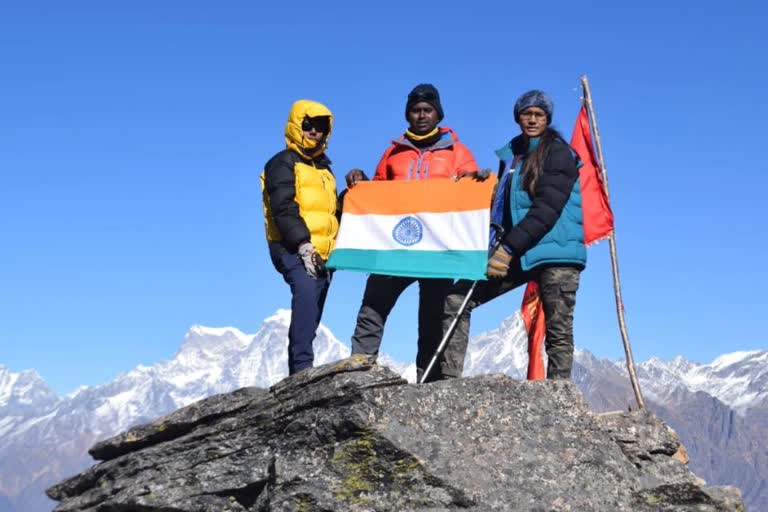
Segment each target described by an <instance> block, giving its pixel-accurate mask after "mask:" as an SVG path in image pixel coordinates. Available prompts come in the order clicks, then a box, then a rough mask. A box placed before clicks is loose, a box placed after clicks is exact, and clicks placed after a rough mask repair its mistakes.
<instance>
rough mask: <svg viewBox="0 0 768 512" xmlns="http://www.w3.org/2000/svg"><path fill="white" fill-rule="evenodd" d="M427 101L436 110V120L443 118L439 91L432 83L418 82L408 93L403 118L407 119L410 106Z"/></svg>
mask: <svg viewBox="0 0 768 512" xmlns="http://www.w3.org/2000/svg"><path fill="white" fill-rule="evenodd" d="M422 101H423V102H425V103H429V104H430V105H432V106H433V107H434V108H435V110H437V116H438V121H442V120H443V106H442V105H441V104H440V93H439V92H437V88H436V87H435V86H434V85H432V84H419V85H417V86H416V87H414V88H413V90H412V91H411V92H410V93H409V94H408V101H407V102H406V104H405V120H406V121H407V120H408V112H409V111H410V110H411V107H412V106H414V105H415V104H417V103H421V102H422Z"/></svg>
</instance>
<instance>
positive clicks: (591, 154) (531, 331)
mask: <svg viewBox="0 0 768 512" xmlns="http://www.w3.org/2000/svg"><path fill="white" fill-rule="evenodd" d="M571 147H572V148H573V149H574V150H575V151H576V153H578V155H579V158H580V159H581V162H582V166H581V168H580V169H579V186H580V188H581V209H582V212H583V216H584V243H585V244H586V245H591V244H594V243H597V242H599V241H600V240H603V239H605V238H608V237H610V236H611V235H612V234H613V212H611V207H610V205H609V204H608V195H607V194H606V192H605V186H604V184H603V179H602V175H601V173H600V165H599V164H598V161H597V157H596V156H595V149H594V145H593V143H592V132H591V131H590V128H589V117H588V115H587V107H586V106H585V105H583V104H582V106H581V110H580V111H579V115H578V117H577V118H576V126H574V128H573V135H572V136H571ZM520 310H521V313H522V315H523V320H524V323H525V328H526V330H527V331H528V379H529V380H541V379H543V378H545V371H544V361H543V360H542V355H541V348H542V345H543V344H544V335H545V334H546V329H545V327H544V306H543V304H542V302H541V295H540V293H539V287H538V285H537V284H536V282H535V281H531V282H529V283H528V286H527V287H526V288H525V293H524V294H523V305H522V306H521V308H520Z"/></svg>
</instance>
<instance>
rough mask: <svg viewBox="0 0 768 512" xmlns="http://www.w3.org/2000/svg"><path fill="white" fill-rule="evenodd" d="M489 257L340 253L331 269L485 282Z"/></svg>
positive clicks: (331, 261) (400, 252) (467, 253)
mask: <svg viewBox="0 0 768 512" xmlns="http://www.w3.org/2000/svg"><path fill="white" fill-rule="evenodd" d="M487 264H488V255H487V254H486V252H485V251H409V250H401V249H398V250H393V251H372V250H365V249H336V250H335V251H333V252H332V253H331V258H330V259H329V260H328V266H329V267H331V268H334V269H337V270H353V271H356V272H366V273H370V274H384V275H390V276H405V277H442V278H450V279H470V280H472V281H479V280H484V279H485V268H486V265H487Z"/></svg>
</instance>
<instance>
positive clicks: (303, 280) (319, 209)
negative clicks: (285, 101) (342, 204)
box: [261, 100, 340, 375]
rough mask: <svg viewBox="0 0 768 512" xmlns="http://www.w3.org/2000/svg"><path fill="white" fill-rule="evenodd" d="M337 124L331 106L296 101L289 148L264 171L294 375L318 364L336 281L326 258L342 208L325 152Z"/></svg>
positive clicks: (287, 129)
mask: <svg viewBox="0 0 768 512" xmlns="http://www.w3.org/2000/svg"><path fill="white" fill-rule="evenodd" d="M332 126H333V115H332V114H331V111H330V110H328V108H327V107H326V106H325V105H323V104H321V103H317V102H315V101H310V100H299V101H297V102H295V103H294V104H293V106H292V107H291V112H290V114H289V115H288V123H287V124H286V126H285V144H286V149H284V150H283V151H280V152H279V153H277V154H276V155H275V156H273V157H272V158H271V159H270V160H269V161H268V162H267V164H266V165H265V166H264V172H263V173H262V175H261V187H262V197H263V200H264V221H265V230H266V233H267V243H268V245H269V254H270V257H271V259H272V264H273V265H274V266H275V269H277V271H278V272H280V273H281V274H282V276H283V279H284V280H285V282H286V283H288V285H289V286H290V287H291V295H292V298H291V325H290V327H289V329H288V373H289V374H290V375H293V374H295V373H298V372H300V371H302V370H304V369H306V368H311V367H312V363H313V361H314V352H313V350H312V342H313V340H314V339H315V331H316V330H317V326H318V325H319V324H320V317H321V316H322V314H323V306H324V304H325V297H326V295H327V293H328V286H329V285H330V274H329V273H328V272H327V271H326V269H325V261H326V260H327V259H328V255H329V254H330V253H331V250H333V245H334V242H335V240H336V234H337V232H338V230H339V221H338V216H337V211H340V210H339V209H338V208H337V200H338V198H337V194H336V180H335V179H334V177H333V173H332V172H331V168H330V164H331V161H330V160H329V159H328V157H327V156H326V155H325V149H326V147H327V145H328V137H329V136H330V134H331V128H332Z"/></svg>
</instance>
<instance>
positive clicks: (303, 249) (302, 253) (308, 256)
mask: <svg viewBox="0 0 768 512" xmlns="http://www.w3.org/2000/svg"><path fill="white" fill-rule="evenodd" d="M299 257H300V258H301V262H302V263H304V269H305V270H306V271H307V274H308V275H309V277H312V278H314V279H317V278H318V277H319V276H320V275H321V274H322V271H324V270H325V264H324V263H322V268H321V265H319V264H320V263H321V262H322V261H323V258H321V257H320V255H319V254H317V252H316V251H315V246H314V245H312V244H311V243H309V242H304V243H303V244H301V245H300V246H299Z"/></svg>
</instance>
